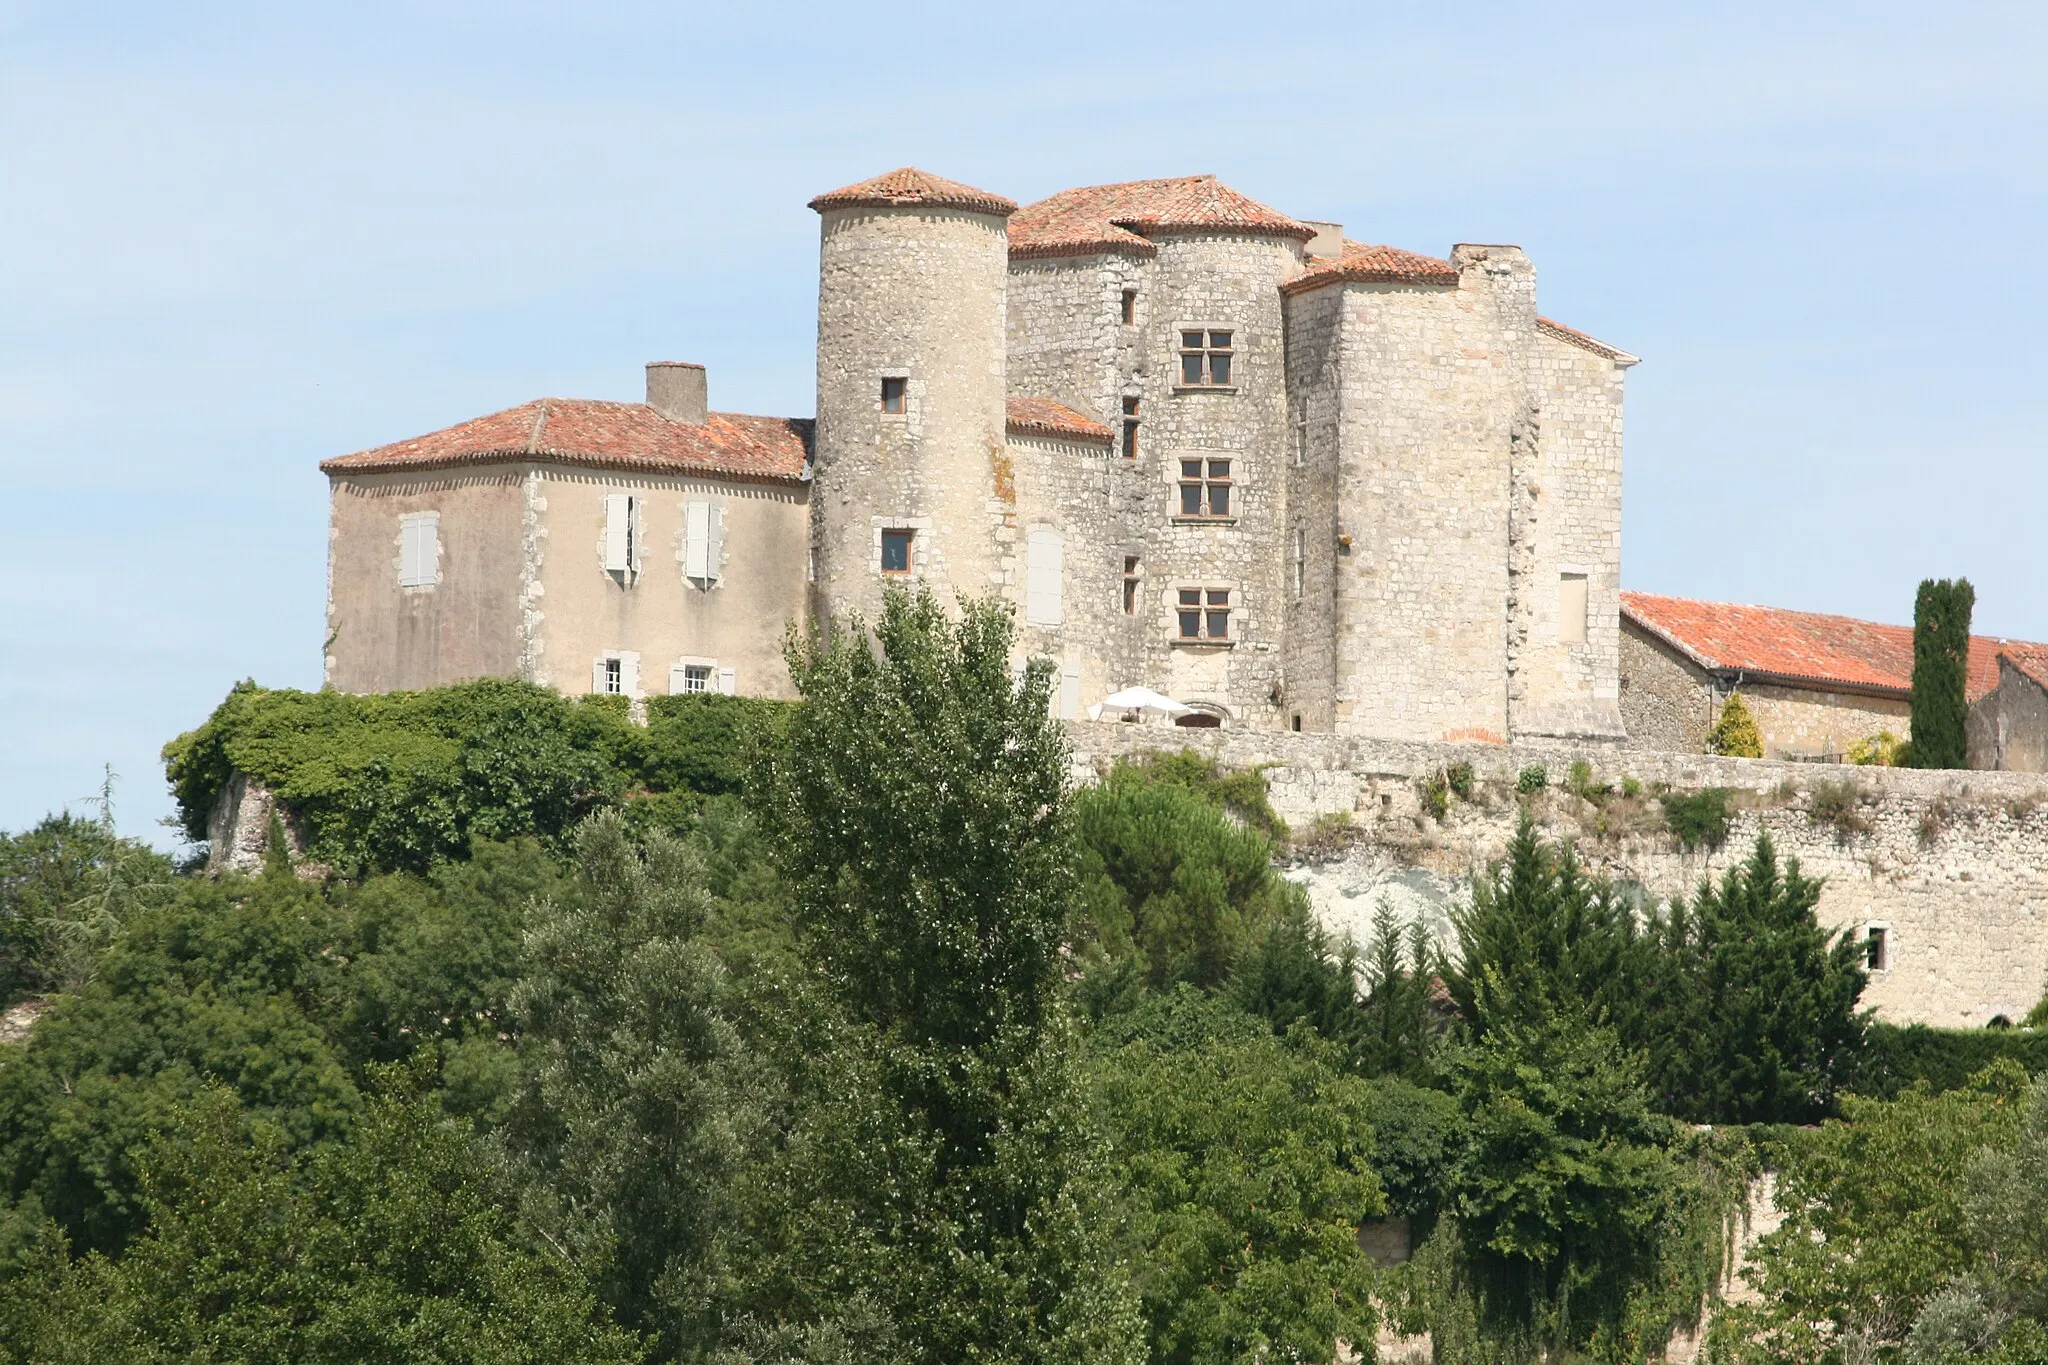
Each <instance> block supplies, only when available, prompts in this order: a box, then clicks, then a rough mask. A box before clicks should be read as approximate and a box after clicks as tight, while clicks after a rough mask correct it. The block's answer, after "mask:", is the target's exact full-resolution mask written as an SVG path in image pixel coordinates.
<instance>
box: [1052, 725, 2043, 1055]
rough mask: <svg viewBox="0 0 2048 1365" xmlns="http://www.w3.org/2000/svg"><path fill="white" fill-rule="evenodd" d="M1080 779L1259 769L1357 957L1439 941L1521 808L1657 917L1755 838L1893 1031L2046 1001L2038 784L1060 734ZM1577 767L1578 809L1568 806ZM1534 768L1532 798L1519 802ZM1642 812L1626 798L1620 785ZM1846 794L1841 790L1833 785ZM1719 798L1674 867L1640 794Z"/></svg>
mask: <svg viewBox="0 0 2048 1365" xmlns="http://www.w3.org/2000/svg"><path fill="white" fill-rule="evenodd" d="M1069 729H1070V735H1071V737H1072V740H1073V747H1074V765H1075V776H1076V778H1077V779H1080V780H1087V779H1088V778H1090V777H1092V776H1093V775H1094V774H1095V773H1097V772H1099V771H1103V770H1106V769H1107V768H1108V766H1109V765H1110V764H1111V763H1113V762H1114V761H1115V760H1116V759H1117V758H1118V757H1120V756H1124V755H1129V754H1133V753H1139V752H1143V751H1146V750H1152V749H1178V748H1192V749H1195V750H1196V751H1198V752H1201V753H1204V754H1208V755H1210V756H1212V757H1214V758H1215V759H1217V760H1218V761H1220V762H1222V763H1224V764H1226V765H1229V766H1231V767H1239V768H1243V767H1258V768H1262V769H1263V770H1264V772H1265V776H1266V786H1267V790H1268V792H1269V793H1270V796H1271V799H1272V802H1273V805H1274V807H1275V809H1277V810H1278V811H1279V812H1280V814H1281V815H1283V816H1284V817H1286V819H1287V820H1288V821H1289V823H1290V824H1291V825H1292V826H1293V827H1294V830H1295V834H1296V853H1295V855H1294V857H1295V865H1294V866H1293V867H1292V869H1291V870H1290V873H1289V875H1290V876H1292V877H1293V878H1294V879H1295V880H1297V881H1299V882H1300V883H1301V884H1302V885H1304V886H1305V887H1306V888H1307V890H1308V892H1309V895H1310V898H1311V899H1312V901H1313V902H1314V903H1315V906H1316V908H1317V911H1318V912H1319V914H1320V915H1321V917H1322V918H1323V920H1324V922H1325V923H1326V924H1327V925H1329V926H1330V928H1331V929H1332V930H1334V931H1336V932H1340V933H1342V932H1349V933H1351V934H1352V935H1353V936H1354V937H1356V938H1357V939H1358V940H1359V942H1360V943H1361V944H1363V943H1365V942H1366V940H1367V939H1368V938H1369V931H1370V926H1371V920H1372V916H1373V912H1374V909H1375V907H1376V906H1377V905H1378V904H1379V903H1380V901H1381V900H1382V899H1385V900H1387V901H1388V902H1389V903H1391V904H1392V905H1393V907H1394V909H1395V910H1396V912H1397V914H1399V915H1400V917H1401V918H1402V919H1403V920H1404V921H1406V920H1409V919H1412V918H1416V917H1420V918H1421V919H1422V920H1423V921H1424V922H1425V923H1426V924H1428V925H1430V926H1431V928H1432V929H1433V930H1434V931H1435V932H1436V933H1437V934H1438V935H1439V937H1444V936H1447V935H1448V932H1449V915H1450V911H1451V908H1452V907H1453V906H1454V905H1456V904H1457V903H1458V902H1459V901H1460V900H1461V899H1463V898H1464V897H1466V896H1468V895H1469V894H1470V892H1469V888H1470V884H1471V878H1472V877H1473V875H1474V874H1475V873H1478V872H1480V871H1482V870H1484V869H1485V868H1486V866H1487V865H1488V864H1489V863H1490V862H1491V861H1493V860H1494V859H1497V858H1499V857H1500V856H1501V854H1502V853H1503V852H1504V850H1505V849H1506V846H1507V842H1508V839H1509V838H1510V836H1512V835H1513V833H1514V830H1515V825H1516V822H1517V820H1518V819H1519V818H1520V813H1521V811H1522V809H1523V808H1524V807H1525V806H1526V807H1527V808H1528V809H1529V810H1530V812H1531V813H1532V814H1533V815H1534V816H1535V818H1536V819H1537V821H1538V823H1539V825H1540V826H1541V828H1542V829H1543V832H1544V833H1545V834H1546V836H1548V837H1551V838H1557V839H1567V840H1570V841H1572V842H1573V843H1574V844H1576V846H1577V847H1578V850H1579V852H1580V855H1581V856H1582V857H1583V858H1584V859H1585V861H1586V862H1587V863H1588V864H1589V865H1590V866H1592V867H1593V868H1594V869H1595V870H1597V871H1598V872H1600V873H1601V874H1603V875H1605V876H1608V877H1611V878H1614V879H1615V880H1617V881H1619V882H1622V883H1624V884H1630V885H1634V886H1637V887H1640V888H1641V890H1642V892H1643V894H1644V895H1645V896H1646V898H1648V899H1650V900H1652V901H1666V900H1669V899H1671V898H1672V897H1675V896H1681V895H1687V894H1690V893H1691V891H1692V890H1693V888H1694V887H1696V886H1697V885H1698V883H1699V880H1700V878H1701V877H1703V876H1709V875H1711V876H1717V877H1718V876H1719V875H1720V873H1721V872H1722V871H1723V870H1724V869H1726V868H1727V867H1729V866H1731V865H1732V864H1734V863H1736V862H1738V861H1740V860H1741V859H1743V858H1745V857H1747V856H1749V854H1750V852H1751V850H1752V849H1753V847H1754V845H1755V841H1756V836H1757V835H1758V834H1759V833H1768V834H1769V835H1770V836H1771V839H1772V842H1773V843H1774V844H1775V845H1776V847H1777V850H1778V852H1779V854H1780V855H1781V856H1787V857H1793V858H1797V859H1798V860H1799V865H1800V868H1801V870H1802V871H1804V872H1805V873H1806V874H1807V875H1809V876H1817V877H1821V878H1824V879H1825V882H1826V885H1825V889H1824V891H1823V892H1822V895H1821V900H1820V907H1819V914H1820V918H1821V920H1822V922H1823V923H1825V924H1828V925H1830V926H1835V927H1844V928H1849V929H1851V930H1852V931H1853V932H1855V933H1856V934H1857V935H1858V936H1859V937H1860V936H1864V935H1866V934H1867V933H1868V931H1869V930H1870V929H1871V928H1872V927H1876V928H1879V929H1882V930H1883V934H1884V940H1885V947H1884V954H1885V963H1884V965H1883V967H1882V968H1881V969H1880V970H1878V971H1877V972H1876V973H1874V974H1873V976H1872V979H1871V983H1870V987H1869V989H1868V990H1867V991H1866V992H1865V993H1864V1001H1865V1003H1866V1004H1868V1005H1871V1006H1873V1007H1874V1008H1875V1009H1876V1010H1877V1013H1878V1014H1879V1016H1880V1017H1882V1018H1885V1019H1888V1020H1891V1021H1893V1022H1897V1023H1928V1024H1937V1025H1941V1026H1944V1027H1952V1028H1968V1027H1977V1026H1982V1025H1985V1024H1987V1023H1989V1022H1991V1021H1992V1020H1993V1019H1994V1018H1996V1017H1998V1016H2001V1015H2003V1016H2004V1017H2005V1018H2007V1019H2008V1020H2013V1021H2017V1020H2018V1019H2019V1018H2020V1017H2021V1016H2023V1015H2024V1014H2026V1012H2027V1011H2028V1010H2030V1009H2031V1008H2032V1007H2033V1005H2034V1004H2035V1002H2036V1001H2038V1000H2039V999H2040V998H2041V996H2042V992H2043V989H2044V986H2048V778H2044V777H2043V776H2042V775H2040V774H2032V773H2001V772H1966V771H1954V772H1926V771H1916V770H1911V769H1896V768H1858V767H1850V766H1845V765H1836V764H1811V763H1781V762H1770V761H1765V760H1755V759H1734V758H1715V757H1708V756H1702V755H1697V754H1672V753H1656V752H1650V751H1645V750H1630V749H1621V750H1617V749H1612V748H1607V749H1601V748H1586V749H1582V750H1581V749H1573V748H1569V747H1563V746H1558V747H1550V746H1542V747H1538V746H1532V745H1491V744H1432V743H1422V742H1403V741H1388V740H1370V739H1355V738H1347V737H1343V736H1331V735H1306V734H1261V733H1252V732H1246V731H1228V730H1223V731H1198V730H1181V729H1169V728H1167V727H1164V726H1160V725H1154V724H1143V725H1124V724H1105V723H1094V724H1089V723H1081V724H1076V725H1073V726H1071V727H1070V728H1069ZM1574 760H1583V761H1584V762H1585V763H1586V764H1588V766H1589V767H1590V769H1591V777H1592V782H1591V786H1592V787H1593V788H1596V789H1597V788H1599V787H1601V786H1607V787H1611V788H1613V790H1612V791H1611V792H1609V793H1608V794H1605V795H1599V796H1595V797H1593V798H1591V799H1588V798H1587V797H1583V796H1579V795H1574V794H1573V793H1572V792H1570V791H1568V790H1566V789H1565V785H1564V784H1565V783H1566V781H1567V777H1568V774H1569V772H1570V769H1571V765H1572V763H1573V761H1574ZM1457 764H1469V765H1471V769H1472V776H1473V788H1472V798H1471V799H1470V800H1460V799H1458V798H1456V797H1455V796H1453V797H1451V798H1450V799H1449V804H1448V809H1447V810H1446V811H1445V813H1444V815H1443V817H1442V818H1441V819H1439V818H1436V817H1435V816H1433V815H1431V814H1429V813H1428V812H1427V811H1426V809H1425V806H1424V800H1423V786H1424V784H1425V783H1426V782H1427V781H1428V780H1429V779H1430V778H1431V777H1432V776H1434V775H1436V774H1439V773H1442V772H1444V771H1445V770H1447V769H1448V768H1450V767H1452V766H1453V765H1457ZM1537 764H1540V765H1542V766H1543V767H1544V769H1545V771H1546V775H1547V778H1548V783H1547V785H1546V786H1545V787H1544V788H1543V790H1542V791H1540V792H1538V793H1534V794H1527V795H1525V794H1522V793H1518V792H1517V790H1516V785H1517V781H1518V779H1519V778H1520V776H1521V774H1522V772H1523V770H1524V769H1525V768H1528V767H1530V766H1532V765H1537ZM1630 778H1632V779H1634V780H1635V782H1636V783H1637V784H1640V786H1641V788H1642V793H1641V794H1640V795H1638V796H1634V797H1630V796H1624V795H1622V794H1621V789H1622V787H1623V785H1624V781H1625V779H1630ZM1845 784H1846V785H1845ZM1659 787H1668V788H1669V789H1670V790H1671V791H1672V792H1674V793H1681V794H1683V793H1690V792H1697V791H1700V790H1703V789H1706V788H1709V787H1721V788H1726V789H1728V790H1729V791H1730V792H1731V793H1733V797H1732V804H1733V805H1734V806H1735V808H1736V813H1735V818H1734V821H1733V823H1732V825H1731V826H1730V829H1729V833H1728V838H1727V841H1726V843H1725V844H1723V846H1722V847H1721V848H1720V849H1719V850H1709V849H1706V848H1700V849H1697V850H1695V851H1693V852H1687V851H1685V850H1684V849H1683V848H1682V847H1680V844H1679V841H1678V839H1677V838H1676V837H1675V836H1674V835H1673V834H1672V833H1671V832H1670V830H1669V828H1668V826H1667V825H1666V822H1665V817H1664V812H1663V810H1662V807H1661V805H1660V803H1659V802H1658V801H1657V800H1656V799H1655V797H1654V795H1653V793H1654V792H1655V791H1656V790H1657V789H1658V788H1659Z"/></svg>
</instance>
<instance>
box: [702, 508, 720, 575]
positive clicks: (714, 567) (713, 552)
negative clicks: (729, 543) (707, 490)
mask: <svg viewBox="0 0 2048 1365" xmlns="http://www.w3.org/2000/svg"><path fill="white" fill-rule="evenodd" d="M706 530H707V531H708V532H709V534H708V535H707V536H706V537H705V548H704V577H705V580H706V581H707V582H716V581H718V578H719V576H720V575H721V574H723V573H724V572H725V504H724V503H722V502H714V503H712V504H711V514H710V517H709V519H708V521H707V523H706Z"/></svg>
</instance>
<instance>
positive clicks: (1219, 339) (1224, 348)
mask: <svg viewBox="0 0 2048 1365" xmlns="http://www.w3.org/2000/svg"><path fill="white" fill-rule="evenodd" d="M1231 337H1232V333H1230V332H1221V331H1217V330H1216V329H1215V328H1213V327H1212V328H1205V329H1203V330H1202V331H1199V332H1197V331H1184V332H1182V333H1181V334H1180V382H1181V383H1182V385H1184V386H1186V387H1190V388H1220V387H1222V386H1224V385H1227V384H1229V383H1230V382H1231V378H1230V377H1231V373H1232V370H1231V363H1230V362H1231V358H1232V357H1233V356H1234V355H1235V354H1236V353H1235V352H1234V351H1233V350H1232V349H1231V344H1230V342H1231Z"/></svg>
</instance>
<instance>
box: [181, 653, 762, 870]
mask: <svg viewBox="0 0 2048 1365" xmlns="http://www.w3.org/2000/svg"><path fill="white" fill-rule="evenodd" d="M779 709H780V704H779V703H775V702H763V701H757V700H753V699H743V698H738V697H664V698H657V699H655V700H653V701H651V702H650V703H649V705H648V711H649V724H648V726H647V727H645V728H642V727H641V726H638V725H636V724H634V723H633V721H632V719H631V717H630V715H629V714H628V708H627V705H626V703H625V701H624V699H623V698H618V697H586V698H581V699H574V698H568V697H564V696H562V695H561V694H560V693H558V692H555V691H553V690H552V689H550V688H546V687H539V686H536V685H534V684H531V683H524V682H518V681H514V680H511V679H504V678H487V679H483V680H480V681H477V682H470V683H461V684H458V685H456V686H453V687H441V688H435V689H433V690H431V691H426V692H390V693H383V694H378V695H369V696H356V695H351V694H346V693H340V692H292V691H268V690H266V689H263V688H259V687H257V686H256V685H255V684H253V683H242V684H240V685H238V686H237V687H236V688H235V689H234V690H233V691H231V692H230V693H229V694H228V696H227V699H226V700H224V701H223V702H222V703H221V704H220V706H219V707H217V708H216V709H215V710H214V713H213V714H212V715H211V716H210V717H208V718H207V720H206V722H205V724H203V725H201V726H200V727H199V728H198V729H196V730H192V731H189V732H187V733H186V734H183V735H180V736H179V737H178V738H176V739H174V740H172V741H171V742H170V743H169V744H168V745H166V746H165V747H164V763H165V769H166V772H167V774H168V776H169V778H170V781H171V789H172V793H173V795H174V796H175V797H176V800H177V806H178V815H179V819H180V821H181V822H182V824H183V826H184V830H185V833H186V835H187V837H189V838H191V839H194V840H199V839H204V838H205V837H206V833H207V830H206V823H207V817H208V815H209V814H210V813H211V811H212V810H213V806H214V803H215V801H216V799H217V798H218V797H219V795H220V792H221V789H222V788H223V787H224V786H225V785H226V784H227V782H228V780H229V779H230V778H231V777H232V776H233V775H234V774H235V773H236V772H241V773H244V774H246V775H247V776H248V777H250V778H251V779H253V780H255V781H257V782H259V783H261V784H262V785H263V786H265V787H267V788H269V789H270V790H271V791H272V792H274V793H276V795H277V796H278V798H279V799H280V800H281V801H282V802H283V803H284V805H285V807H286V808H287V809H288V810H289V811H290V812H291V815H292V818H293V819H294V820H295V821H296V822H297V824H298V826H299V827H300V829H301V830H302V831H303V832H304V834H305V836H306V840H307V853H308V854H309V856H311V857H312V858H313V859H314V860H315V861H318V862H322V863H325V864H327V865H329V866H331V867H333V868H334V869H336V870H337V871H340V872H343V873H346V874H350V875H354V874H358V873H365V872H379V871H395V870H401V869H404V870H412V871H421V870H424V869H425V868H427V867H429V866H431V865H432V864H433V863H435V862H437V861H440V860H443V859H448V858H458V857H461V856H462V855H463V853H464V852H465V851H466V850H467V849H468V847H469V844H470V841H471V840H472V839H476V838H483V839H497V840H503V839H513V838H519V837H522V836H527V835H533V836H538V837H540V838H543V839H546V840H549V841H551V842H557V843H558V842H559V840H560V839H561V836H562V835H563V833H564V831H566V830H567V829H568V828H569V827H570V826H571V825H572V824H574V823H575V822H576V821H577V820H578V819H580V818H581V817H582V816H583V815H585V814H587V813H588V812H589V811H591V810H593V809H595V808H597V807H598V806H602V805H608V804H611V803H613V802H615V801H617V800H619V799H620V798H621V797H622V796H625V795H627V794H630V793H650V792H651V793H656V794H664V793H680V792H689V793H710V794H716V793H725V792H731V791H734V790H736V788H737V786H738V783H739V778H740V773H741V772H742V770H743V768H744V766H745V760H744V754H743V750H744V748H745V745H746V742H747V740H746V736H747V734H748V733H749V732H750V730H751V728H752V726H753V723H754V722H755V721H756V720H759V719H763V718H767V717H770V716H773V715H775V714H777V713H778V711H779Z"/></svg>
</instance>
